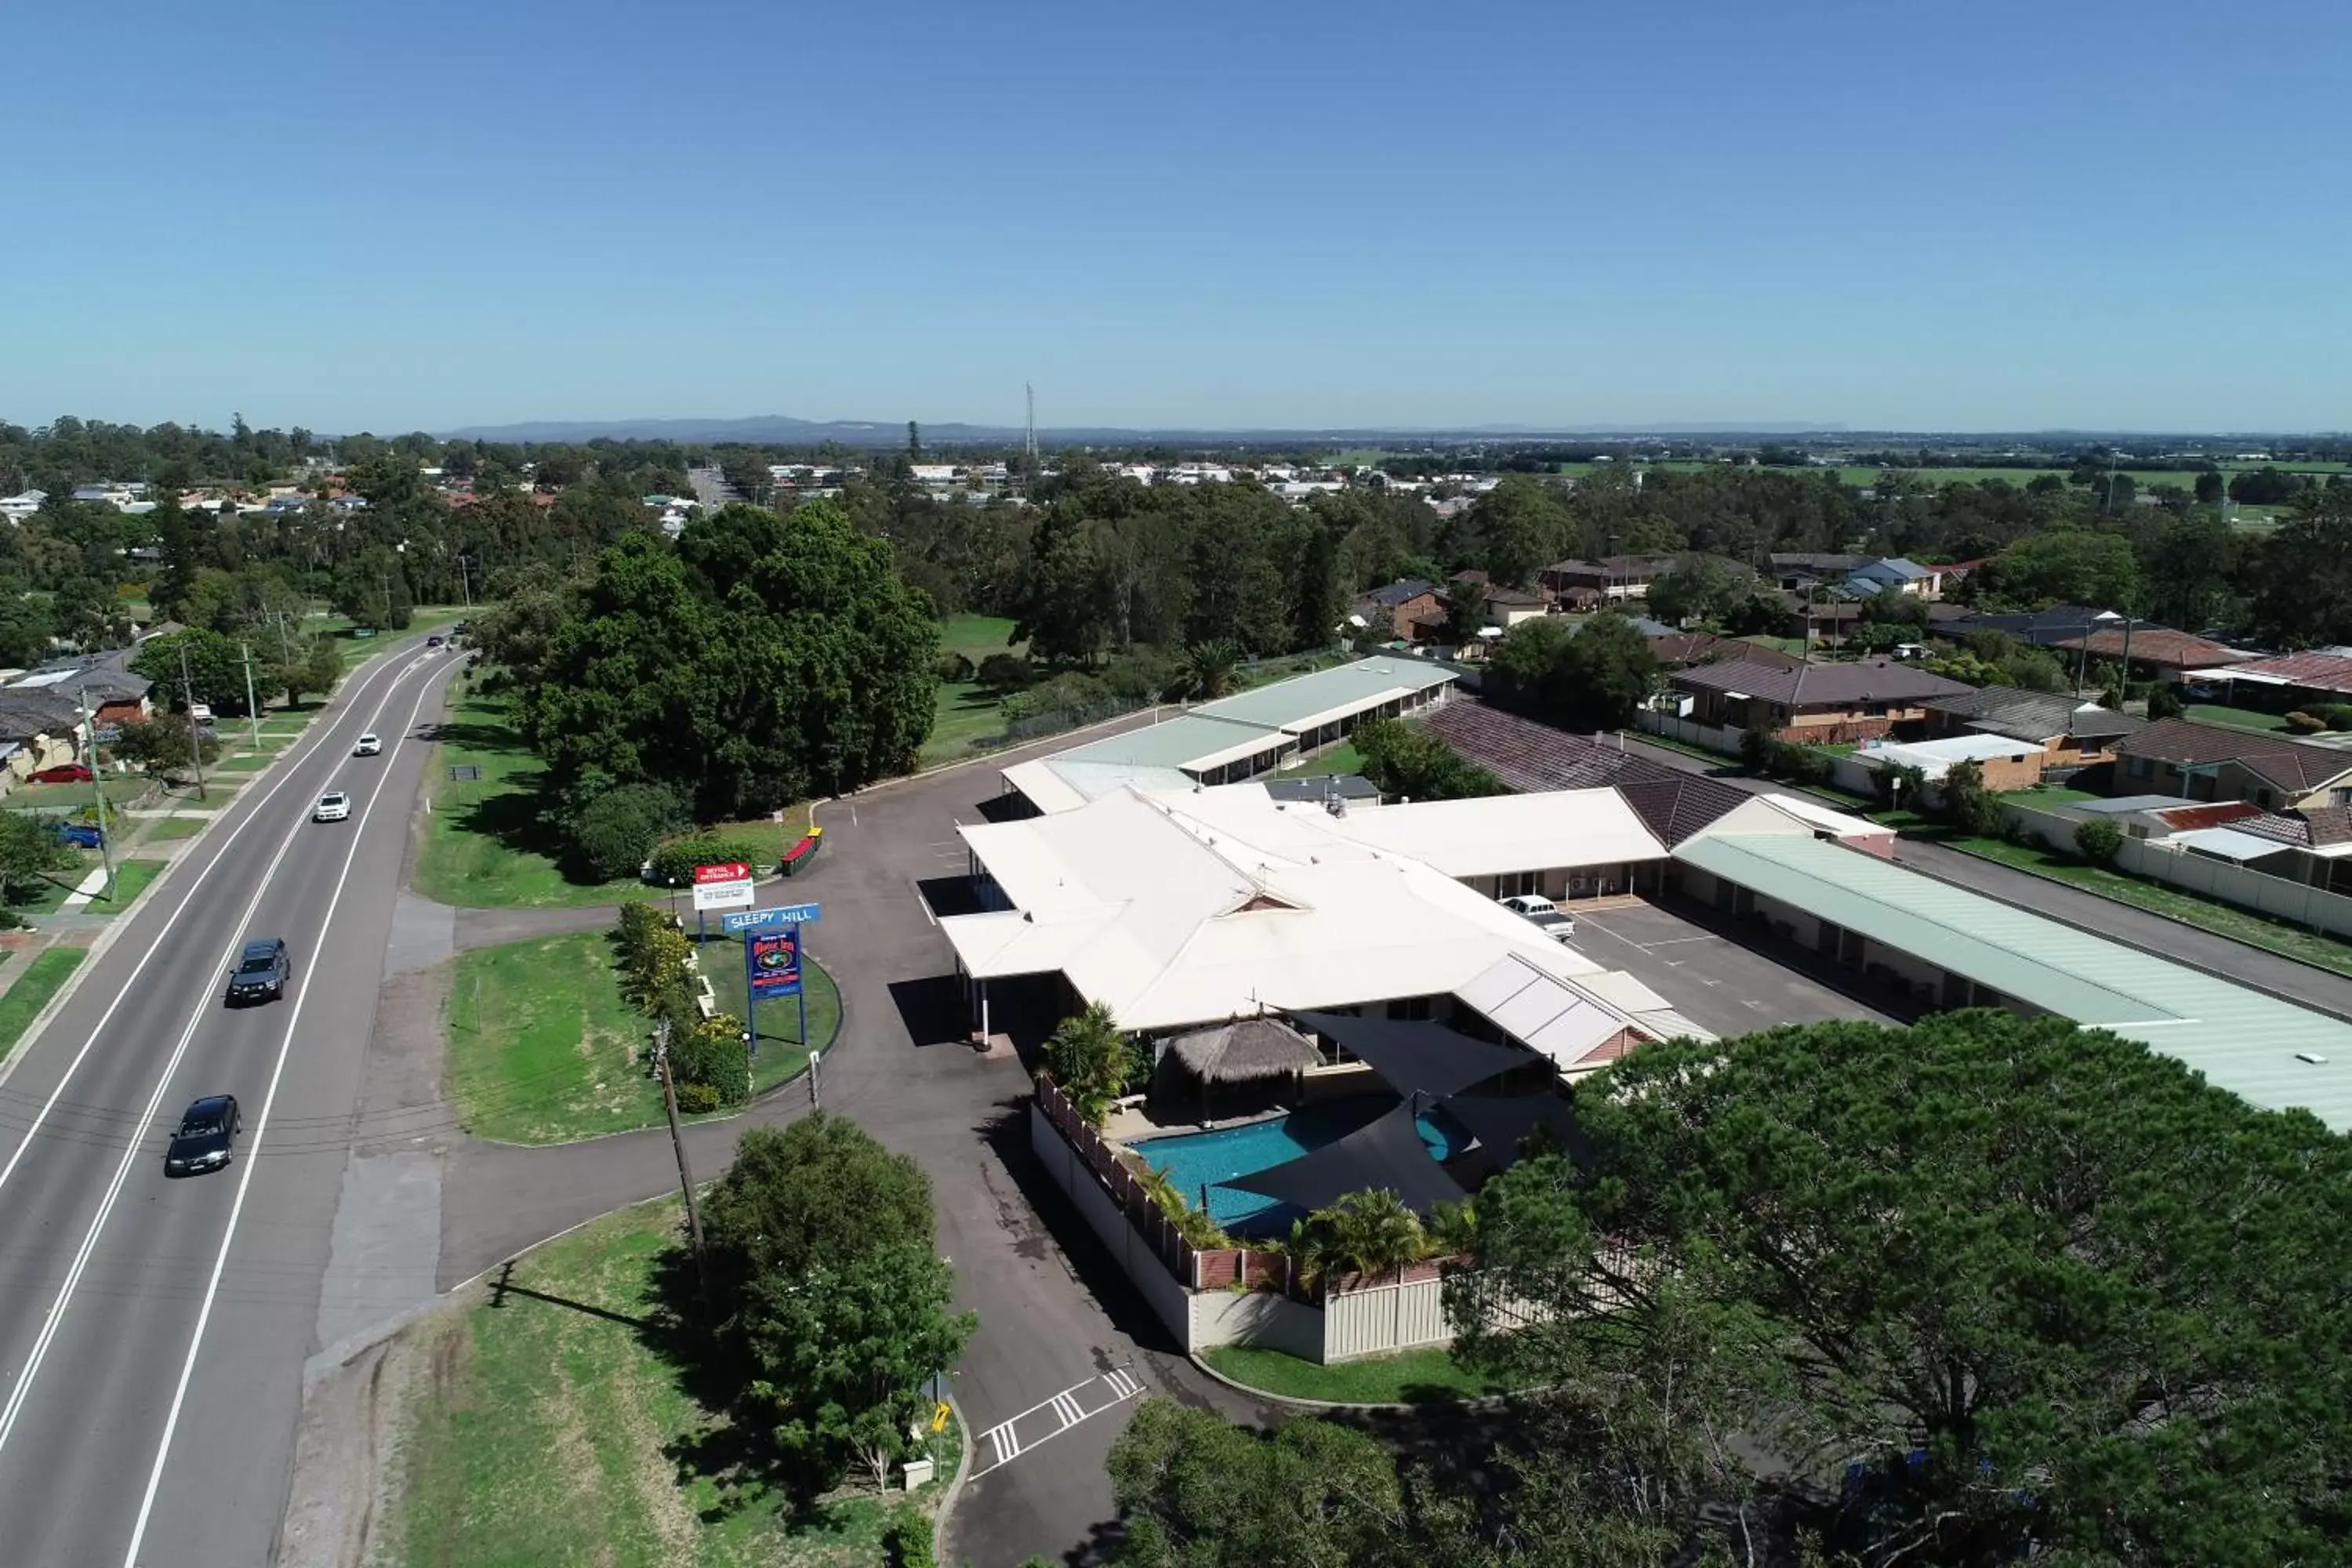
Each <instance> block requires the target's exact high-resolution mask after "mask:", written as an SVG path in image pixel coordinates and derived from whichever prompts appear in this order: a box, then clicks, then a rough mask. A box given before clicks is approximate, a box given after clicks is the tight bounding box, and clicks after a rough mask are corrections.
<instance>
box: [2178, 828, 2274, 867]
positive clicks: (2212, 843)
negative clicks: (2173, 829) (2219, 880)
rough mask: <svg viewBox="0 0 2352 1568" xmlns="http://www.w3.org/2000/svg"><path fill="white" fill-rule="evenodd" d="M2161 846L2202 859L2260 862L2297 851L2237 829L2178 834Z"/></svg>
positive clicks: (2208, 829) (2211, 829) (2206, 829)
mask: <svg viewBox="0 0 2352 1568" xmlns="http://www.w3.org/2000/svg"><path fill="white" fill-rule="evenodd" d="M2161 842H2163V843H2165V844H2177V845H2179V847H2182V848H2184V849H2194V850H2196V851H2197V852H2198V853H2199V854H2200V855H2213V856H2218V857H2220V858H2221V859H2224V860H2260V859H2263V858H2266V857H2269V856H2272V855H2277V854H2282V853H2284V851H2285V850H2287V849H2289V848H2291V847H2292V846H2290V845H2285V844H2282V843H2280V842H2279V841H2278V840H2277V839H2275V838H2264V837H2262V836H2261V835H2259V834H2254V833H2241V832H2239V831H2238V830H2237V829H2236V828H2234V827H2200V828H2197V829H2196V830H2194V831H2193V832H2189V833H2176V834H2174V835H2173V836H2172V837H2169V838H2167V839H2164V840H2161Z"/></svg>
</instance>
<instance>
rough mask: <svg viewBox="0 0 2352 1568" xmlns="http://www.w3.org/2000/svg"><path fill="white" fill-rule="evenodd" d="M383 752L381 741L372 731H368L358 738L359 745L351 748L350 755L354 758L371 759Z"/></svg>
mask: <svg viewBox="0 0 2352 1568" xmlns="http://www.w3.org/2000/svg"><path fill="white" fill-rule="evenodd" d="M381 751H383V739H382V738H381V737H379V736H378V735H377V734H376V732H375V731H373V730H370V731H368V732H367V733H366V734H364V735H362V736H361V737H360V743H359V744H358V745H356V746H353V747H352V755H353V756H355V757H373V756H374V755H375V754H376V753H378V752H381Z"/></svg>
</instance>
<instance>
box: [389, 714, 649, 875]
mask: <svg viewBox="0 0 2352 1568" xmlns="http://www.w3.org/2000/svg"><path fill="white" fill-rule="evenodd" d="M460 766H472V767H478V768H480V769H481V777H480V778H478V779H475V780H469V781H464V782H460V781H457V780H453V779H452V778H451V777H450V776H449V770H450V769H451V768H452V767H460ZM540 773H541V766H540V762H539V759H538V758H537V757H536V756H533V755H532V754H531V752H530V750H529V748H527V747H526V746H525V745H524V744H523V740H522V736H521V735H520V733H519V732H517V731H516V730H515V728H514V725H513V722H512V720H511V715H510V713H509V710H508V707H507V705H506V703H505V702H504V701H503V700H499V699H493V698H483V697H478V696H476V697H462V698H458V699H457V700H453V701H452V702H451V703H450V705H449V711H448V715H447V718H446V721H445V722H444V723H443V725H442V727H441V743H440V745H439V747H438V748H437V749H436V751H435V753H434V757H433V766H432V769H431V771H430V773H428V774H427V777H428V778H430V779H431V780H432V781H433V815H432V820H431V821H430V822H429V823H428V824H427V825H426V827H425V846H424V848H423V850H422V851H421V852H420V853H419V854H418V856H417V858H416V875H415V888H416V890H417V891H418V892H420V893H422V894H424V895H425V897H426V898H428V899H436V900H440V901H441V902H442V903H445V904H457V905H459V906H461V907H464V908H467V909H515V908H521V909H544V908H580V907H583V906H586V905H592V904H610V903H616V902H618V901H620V900H623V899H627V898H632V897H640V896H643V895H645V894H646V892H647V891H648V889H646V887H645V885H644V884H643V883H642V882H640V881H638V880H637V879H635V878H634V877H627V878H622V879H618V880H615V881H611V882H576V881H573V880H572V879H571V878H570V877H568V876H566V875H565V874H564V871H563V868H562V865H561V863H560V861H559V859H558V856H559V854H560V853H561V850H562V846H561V844H560V843H559V842H558V840H557V837H556V835H555V833H554V832H553V831H552V830H551V828H550V827H549V826H548V825H547V824H546V823H544V822H543V821H541V816H540V800H539V794H538V789H537V784H538V782H539V777H540Z"/></svg>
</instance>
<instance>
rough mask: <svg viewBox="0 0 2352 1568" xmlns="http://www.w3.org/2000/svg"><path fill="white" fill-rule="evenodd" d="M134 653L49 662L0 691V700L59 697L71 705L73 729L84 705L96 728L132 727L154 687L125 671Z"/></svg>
mask: <svg viewBox="0 0 2352 1568" xmlns="http://www.w3.org/2000/svg"><path fill="white" fill-rule="evenodd" d="M137 654H138V649H137V648H135V647H119V648H110V649H109V650H107V651H106V652H104V653H89V654H78V655H76V656H74V657H73V658H59V659H52V660H50V661H49V662H48V663H47V664H44V665H42V666H40V667H39V668H36V669H33V670H31V671H29V672H28V673H26V674H24V675H20V676H18V677H17V678H16V679H14V680H12V681H10V682H9V683H8V684H7V686H6V687H5V688H0V697H15V696H32V695H46V696H52V697H58V698H62V699H64V700H67V701H68V702H70V703H72V704H73V706H74V710H75V712H76V714H77V726H78V725H79V717H78V716H79V712H80V710H81V709H82V707H83V706H84V705H85V704H87V705H88V707H89V711H90V715H91V718H92V719H93V720H94V721H96V722H97V723H98V725H99V726H100V728H104V727H106V726H108V725H113V724H135V723H137V722H139V721H141V720H142V719H144V718H146V717H147V716H148V714H149V713H150V712H151V711H152V704H151V703H150V701H149V700H148V692H149V691H150V690H152V688H153V685H154V683H153V682H152V681H151V680H149V679H147V678H146V677H145V676H143V675H133V674H132V673H131V670H130V669H129V668H128V666H129V664H130V662H131V659H132V658H135V657H136V656H137Z"/></svg>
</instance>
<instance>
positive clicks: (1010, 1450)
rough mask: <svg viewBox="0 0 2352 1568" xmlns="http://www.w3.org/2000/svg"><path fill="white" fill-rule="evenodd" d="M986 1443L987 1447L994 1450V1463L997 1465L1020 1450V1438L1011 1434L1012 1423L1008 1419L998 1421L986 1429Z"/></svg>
mask: <svg viewBox="0 0 2352 1568" xmlns="http://www.w3.org/2000/svg"><path fill="white" fill-rule="evenodd" d="M988 1443H989V1447H992V1448H994V1449H995V1450H996V1463H997V1464H999V1465H1001V1464H1003V1463H1004V1461H1005V1460H1007V1459H1009V1458H1013V1455H1015V1454H1018V1453H1019V1452H1020V1451H1021V1439H1020V1438H1018V1437H1016V1436H1013V1423H1012V1422H1010V1421H1000V1422H998V1423H997V1424H996V1425H995V1426H991V1427H990V1428H989V1429H988ZM991 1468H994V1467H991Z"/></svg>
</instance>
